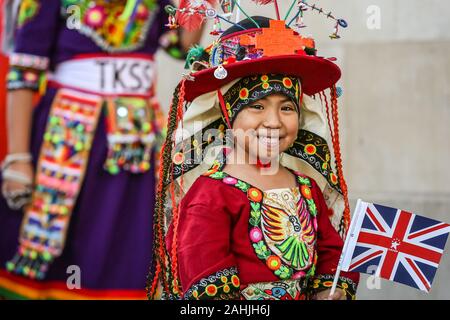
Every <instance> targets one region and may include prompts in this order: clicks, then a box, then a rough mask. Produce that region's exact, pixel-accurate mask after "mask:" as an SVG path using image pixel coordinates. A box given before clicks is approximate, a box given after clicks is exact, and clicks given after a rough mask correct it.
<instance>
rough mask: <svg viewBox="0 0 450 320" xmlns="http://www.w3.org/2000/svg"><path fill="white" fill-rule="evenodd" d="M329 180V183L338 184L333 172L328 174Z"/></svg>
mask: <svg viewBox="0 0 450 320" xmlns="http://www.w3.org/2000/svg"><path fill="white" fill-rule="evenodd" d="M330 180H331V182H332V183H333V184H337V183H338V179H337V176H336V175H335V174H334V173H333V172H331V173H330Z"/></svg>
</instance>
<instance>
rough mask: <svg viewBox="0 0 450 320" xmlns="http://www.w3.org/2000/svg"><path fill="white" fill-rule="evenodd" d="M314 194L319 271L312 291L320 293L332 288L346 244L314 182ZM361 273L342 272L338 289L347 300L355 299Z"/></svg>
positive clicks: (313, 280)
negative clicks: (329, 215)
mask: <svg viewBox="0 0 450 320" xmlns="http://www.w3.org/2000/svg"><path fill="white" fill-rule="evenodd" d="M311 183H312V193H313V197H314V200H315V202H316V205H317V224H318V227H317V229H318V232H317V233H318V235H317V255H318V260H317V269H316V275H315V277H314V278H313V279H312V290H313V292H318V291H321V290H325V289H329V288H331V287H332V284H333V280H334V275H335V272H336V268H337V265H338V263H339V258H340V255H341V252H342V248H343V246H344V242H343V241H342V239H341V237H340V236H339V234H338V232H337V231H336V229H335V228H334V227H333V225H332V224H331V222H330V219H329V217H328V213H329V209H328V207H327V205H326V203H325V200H324V198H323V194H322V192H321V191H320V188H319V186H318V185H317V184H316V182H314V181H312V180H311ZM358 282H359V273H356V272H341V274H340V277H339V281H338V286H337V287H338V288H340V289H342V290H344V292H345V294H346V296H347V299H348V300H353V299H355V294H356V288H357V285H358Z"/></svg>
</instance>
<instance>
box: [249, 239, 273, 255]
mask: <svg viewBox="0 0 450 320" xmlns="http://www.w3.org/2000/svg"><path fill="white" fill-rule="evenodd" d="M253 248H254V249H255V253H256V255H257V256H258V258H259V259H264V260H265V259H267V258H268V257H270V251H269V249H267V246H266V244H265V243H264V241H262V240H261V241H259V242H257V243H254V244H253Z"/></svg>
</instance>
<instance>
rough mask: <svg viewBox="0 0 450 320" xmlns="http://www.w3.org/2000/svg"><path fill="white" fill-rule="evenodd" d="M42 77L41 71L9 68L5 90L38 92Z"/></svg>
mask: <svg viewBox="0 0 450 320" xmlns="http://www.w3.org/2000/svg"><path fill="white" fill-rule="evenodd" d="M43 76H44V75H43V73H42V72H41V71H36V70H32V69H28V70H27V69H21V68H17V67H11V68H10V70H9V73H8V78H7V88H8V90H17V89H30V90H33V91H38V90H39V87H40V83H41V81H42V79H43Z"/></svg>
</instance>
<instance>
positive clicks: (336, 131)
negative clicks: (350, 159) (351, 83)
mask: <svg viewBox="0 0 450 320" xmlns="http://www.w3.org/2000/svg"><path fill="white" fill-rule="evenodd" d="M330 93H331V112H332V117H333V125H334V129H333V131H334V141H333V149H334V156H335V158H336V167H337V171H338V175H339V184H340V187H341V190H342V195H343V196H344V203H345V209H344V221H345V228H346V231H345V233H347V231H348V227H349V224H350V205H349V202H348V190H347V183H346V182H345V179H344V171H343V168H342V155H341V146H340V139H339V111H338V102H337V94H336V86H335V85H333V87H331V91H330Z"/></svg>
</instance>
